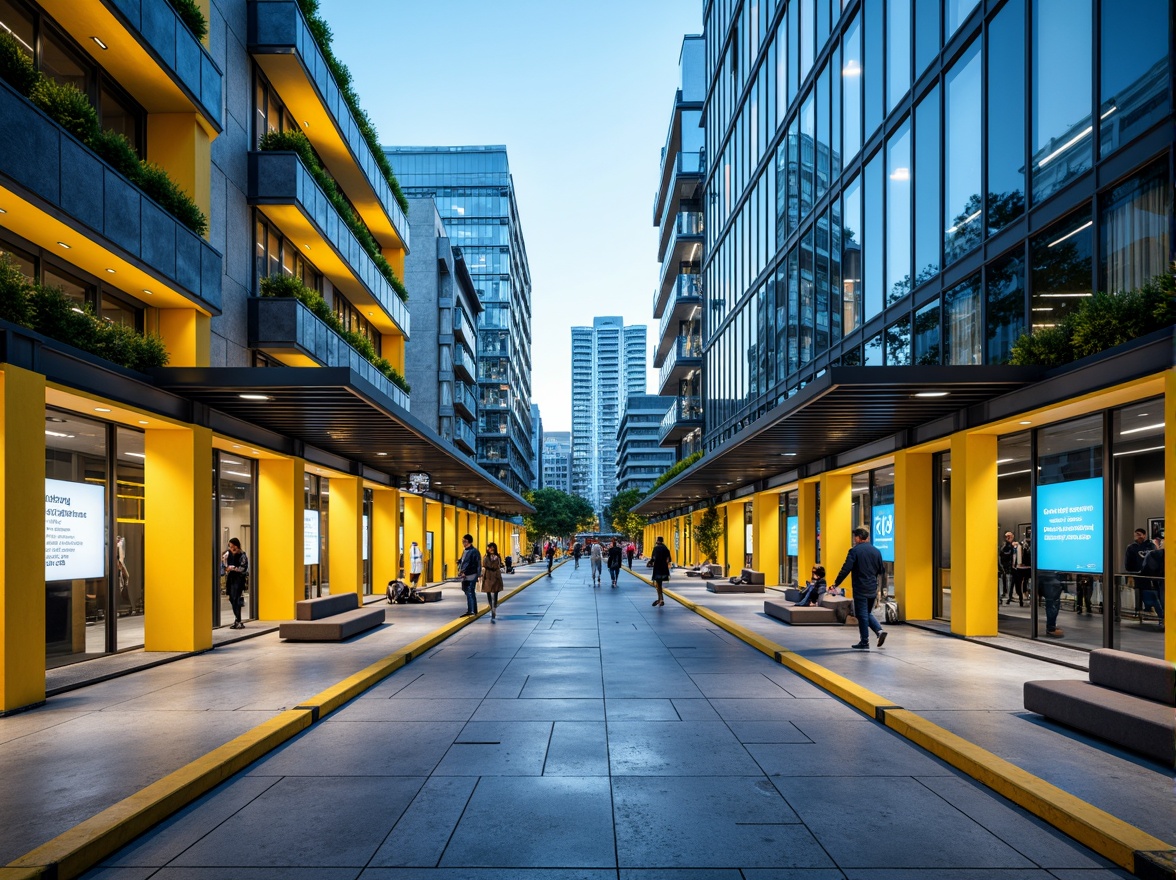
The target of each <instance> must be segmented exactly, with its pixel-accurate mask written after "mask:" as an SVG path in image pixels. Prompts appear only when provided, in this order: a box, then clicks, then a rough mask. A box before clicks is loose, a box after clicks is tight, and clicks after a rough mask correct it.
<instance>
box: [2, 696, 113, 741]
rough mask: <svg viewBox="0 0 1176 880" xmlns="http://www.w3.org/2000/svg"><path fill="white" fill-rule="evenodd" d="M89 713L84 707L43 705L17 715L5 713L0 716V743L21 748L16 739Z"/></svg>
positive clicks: (33, 734) (32, 734) (35, 733)
mask: <svg viewBox="0 0 1176 880" xmlns="http://www.w3.org/2000/svg"><path fill="white" fill-rule="evenodd" d="M89 714H91V713H90V711H87V710H85V709H59V708H57V707H56V706H54V707H52V708H50V707H49V706H44V707H42V708H41V709H38V710H37V711H36V712H21V713H19V714H17V715H7V716H5V717H3V718H0V745H4V744H5V743H13V744H14V746H15V747H17V748H22V747H23V744H17V740H19V739H21V738H22V737H26V736H36V735H37V734H39V733H42V732H44V731H46V730H49V729H50V728H53V727H56V726H57V725H59V724H66V723H68V722H70V721H73V720H75V719H77V718H82V717H83V716H85V715H89Z"/></svg>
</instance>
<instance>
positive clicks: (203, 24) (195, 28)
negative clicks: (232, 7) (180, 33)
mask: <svg viewBox="0 0 1176 880" xmlns="http://www.w3.org/2000/svg"><path fill="white" fill-rule="evenodd" d="M170 2H171V5H172V7H173V8H174V9H175V10H176V12H177V13H178V14H179V16H180V21H182V22H183V23H184V26H185V27H187V28H188V30H190V31H191V32H192V33H193V35H195V37H196V39H198V40H203V39H204V38H205V37H206V36H208V22H207V21H205V20H204V12H203V11H202V10H201V9H200V7H199V6H197V5H196V2H195V0H170Z"/></svg>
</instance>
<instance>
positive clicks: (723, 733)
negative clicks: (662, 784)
mask: <svg viewBox="0 0 1176 880" xmlns="http://www.w3.org/2000/svg"><path fill="white" fill-rule="evenodd" d="M608 752H609V762H610V764H611V767H612V772H613V775H614V776H690V777H693V776H759V775H761V774H762V772H763V771H761V770H760V768H759V766H758V765H757V764H756V762H755V760H754V759H753V758H752V757H751V755H749V754H748V753H747V750H746V749H745V748H744V746H743V745H742V744H741V743H740V742H739V740H737V739H736V738H735V735H734V734H733V733H731V730H730V728H729V727H727V725H726V724H724V723H723V722H721V721H657V722H642V721H617V722H609V725H608Z"/></svg>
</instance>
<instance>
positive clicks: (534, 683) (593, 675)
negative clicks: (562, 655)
mask: <svg viewBox="0 0 1176 880" xmlns="http://www.w3.org/2000/svg"><path fill="white" fill-rule="evenodd" d="M603 696H604V683H603V682H602V681H601V677H600V666H599V665H597V667H596V668H595V669H592V670H590V669H575V670H571V671H565V670H562V669H549V670H546V671H542V672H533V673H531V674H529V675H528V676H527V678H526V683H525V684H524V685H523V688H522V691H521V692H520V693H519V697H520V698H522V699H532V700H541V699H551V698H556V697H564V698H571V699H599V698H602V697H603Z"/></svg>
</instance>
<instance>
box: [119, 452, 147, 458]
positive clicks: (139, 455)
mask: <svg viewBox="0 0 1176 880" xmlns="http://www.w3.org/2000/svg"><path fill="white" fill-rule="evenodd" d="M123 455H126V456H128V457H130V458H146V457H147V456H146V455H144V454H143V453H142V452H124V453H123Z"/></svg>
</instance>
